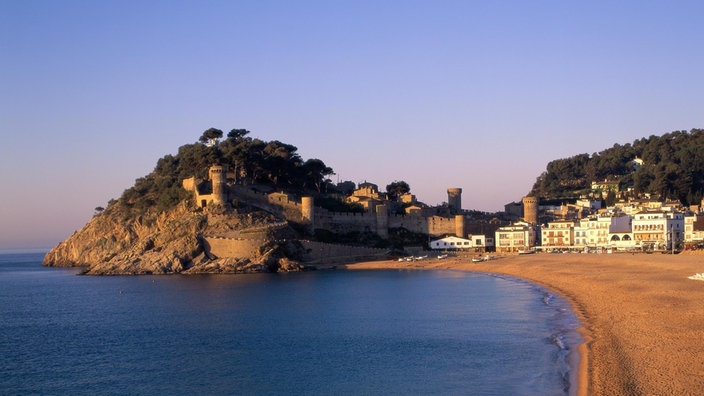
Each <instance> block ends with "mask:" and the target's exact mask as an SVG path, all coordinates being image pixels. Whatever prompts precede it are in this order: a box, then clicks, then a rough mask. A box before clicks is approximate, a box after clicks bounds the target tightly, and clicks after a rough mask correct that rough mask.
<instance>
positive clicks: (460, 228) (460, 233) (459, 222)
mask: <svg viewBox="0 0 704 396" xmlns="http://www.w3.org/2000/svg"><path fill="white" fill-rule="evenodd" d="M455 235H456V236H457V237H458V238H464V237H466V235H465V230H464V215H461V214H458V215H455Z"/></svg>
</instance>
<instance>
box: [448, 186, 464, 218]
mask: <svg viewBox="0 0 704 396" xmlns="http://www.w3.org/2000/svg"><path fill="white" fill-rule="evenodd" d="M447 206H448V207H450V208H451V209H454V210H455V211H457V212H461V211H462V189H461V188H448V189H447Z"/></svg>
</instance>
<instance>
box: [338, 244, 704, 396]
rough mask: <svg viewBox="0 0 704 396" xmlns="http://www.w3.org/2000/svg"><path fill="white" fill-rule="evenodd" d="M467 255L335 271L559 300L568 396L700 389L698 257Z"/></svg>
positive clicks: (702, 347)
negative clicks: (572, 324)
mask: <svg viewBox="0 0 704 396" xmlns="http://www.w3.org/2000/svg"><path fill="white" fill-rule="evenodd" d="M471 257H472V256H471V255H463V256H458V257H449V258H447V259H444V260H436V259H427V260H422V261H415V262H397V261H370V262H359V263H352V264H345V265H338V266H337V268H340V269H347V270H362V269H371V270H373V269H403V270H408V269H420V270H422V269H451V270H461V271H470V272H479V273H487V274H501V275H508V276H512V277H516V278H520V279H524V280H526V281H529V282H532V283H534V284H537V285H539V286H541V287H543V288H545V289H546V290H550V291H552V292H554V293H555V294H557V295H559V296H560V297H562V298H563V299H564V300H566V301H567V302H568V303H569V304H570V305H571V307H572V311H573V313H574V314H575V315H576V316H577V318H578V320H579V323H580V327H579V328H578V329H577V332H578V333H579V334H580V336H581V337H582V343H581V344H579V345H578V346H577V356H575V357H568V359H569V360H570V361H569V363H570V369H571V371H572V369H573V368H576V369H575V370H574V372H571V373H570V375H569V379H570V390H569V394H570V395H578V396H582V395H587V394H595V395H600V394H697V393H698V392H699V391H701V389H704V282H701V281H695V280H690V279H687V277H688V276H690V275H693V274H695V273H701V272H704V260H702V257H701V256H697V255H674V256H673V255H659V254H658V255H642V254H639V255H630V254H602V255H596V254H559V255H554V254H535V255H524V256H503V257H501V256H499V257H498V258H497V259H496V260H492V261H488V262H481V263H473V262H472V261H471ZM570 355H573V354H570ZM575 358H576V359H575ZM575 360H577V361H576V362H575ZM573 364H575V365H576V366H573ZM573 381H574V382H573Z"/></svg>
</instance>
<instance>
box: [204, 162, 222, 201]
mask: <svg viewBox="0 0 704 396" xmlns="http://www.w3.org/2000/svg"><path fill="white" fill-rule="evenodd" d="M208 174H209V176H210V183H211V184H212V185H213V203H215V204H218V205H222V204H224V203H225V172H223V169H222V166H220V165H213V166H211V167H210V169H209V171H208Z"/></svg>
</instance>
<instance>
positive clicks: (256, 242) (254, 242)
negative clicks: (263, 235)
mask: <svg viewBox="0 0 704 396" xmlns="http://www.w3.org/2000/svg"><path fill="white" fill-rule="evenodd" d="M203 240H204V241H205V246H204V248H205V251H206V252H207V253H209V254H212V255H213V256H215V257H218V258H223V257H234V258H248V259H251V258H254V257H256V255H257V253H258V252H259V247H260V246H261V244H262V242H263V241H262V240H260V239H238V238H220V237H208V236H206V237H203Z"/></svg>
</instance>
